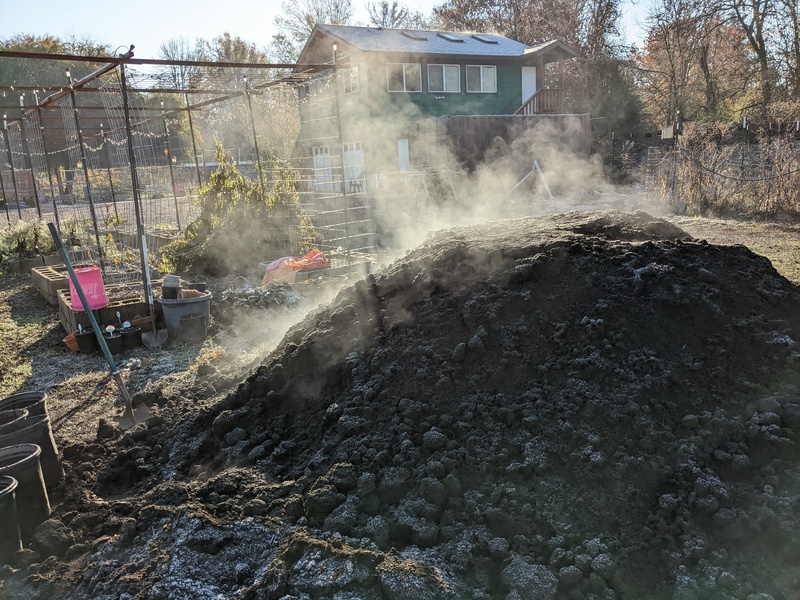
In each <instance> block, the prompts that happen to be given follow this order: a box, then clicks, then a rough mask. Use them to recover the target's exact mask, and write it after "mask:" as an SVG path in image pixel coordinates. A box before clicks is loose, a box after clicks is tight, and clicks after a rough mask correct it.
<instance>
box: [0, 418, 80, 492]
mask: <svg viewBox="0 0 800 600" xmlns="http://www.w3.org/2000/svg"><path fill="white" fill-rule="evenodd" d="M18 444H36V445H37V446H39V447H40V448H41V449H42V454H41V456H40V457H39V463H40V464H41V467H42V475H43V476H44V482H45V484H46V485H47V489H48V490H52V489H55V487H56V486H57V485H58V484H59V483H60V482H61V480H62V479H64V467H63V466H62V464H61V459H60V458H59V457H58V447H57V446H56V440H55V438H53V430H52V428H51V426H50V417H49V416H48V415H36V416H33V417H30V416H29V417H28V418H26V419H24V420H22V421H20V422H19V425H18V427H17V428H16V429H13V430H10V431H7V432H4V433H2V434H0V448H3V447H5V446H16V445H18Z"/></svg>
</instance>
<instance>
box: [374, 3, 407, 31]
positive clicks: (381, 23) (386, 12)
mask: <svg viewBox="0 0 800 600" xmlns="http://www.w3.org/2000/svg"><path fill="white" fill-rule="evenodd" d="M367 14H368V15H369V18H370V19H371V20H372V24H373V25H375V26H377V27H387V28H398V27H405V26H406V25H407V22H408V19H409V16H410V15H409V12H408V8H407V7H405V6H403V5H401V4H398V3H397V0H392V3H391V4H389V0H380V2H369V3H367Z"/></svg>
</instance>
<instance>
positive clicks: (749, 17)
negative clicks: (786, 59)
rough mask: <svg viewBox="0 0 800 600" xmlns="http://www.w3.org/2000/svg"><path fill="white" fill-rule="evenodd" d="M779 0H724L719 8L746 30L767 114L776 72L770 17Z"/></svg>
mask: <svg viewBox="0 0 800 600" xmlns="http://www.w3.org/2000/svg"><path fill="white" fill-rule="evenodd" d="M776 1H777V0H721V2H720V7H721V8H722V10H724V11H725V12H726V13H728V14H729V15H731V17H732V18H733V20H734V21H735V22H736V23H737V24H738V26H739V29H741V31H742V32H743V33H744V35H745V37H746V39H747V44H748V46H749V47H750V50H751V51H752V52H753V54H754V55H755V60H756V64H757V65H758V73H759V84H760V88H761V106H762V111H763V112H764V114H766V111H767V107H768V106H769V103H770V100H771V98H772V88H773V84H774V79H775V73H774V71H773V69H772V68H771V62H772V57H771V56H770V47H769V43H768V41H769V40H768V38H767V32H768V28H769V22H770V19H772V18H773V17H774V15H775V3H776ZM796 2H797V0H795V3H796Z"/></svg>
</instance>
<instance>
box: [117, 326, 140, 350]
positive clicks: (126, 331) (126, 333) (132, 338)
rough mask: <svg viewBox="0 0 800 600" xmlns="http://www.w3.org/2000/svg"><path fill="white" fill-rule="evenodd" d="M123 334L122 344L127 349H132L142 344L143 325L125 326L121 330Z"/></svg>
mask: <svg viewBox="0 0 800 600" xmlns="http://www.w3.org/2000/svg"><path fill="white" fill-rule="evenodd" d="M119 334H120V335H121V336H122V346H123V347H124V348H125V349H126V350H132V349H133V348H138V347H139V346H141V345H142V328H141V327H123V328H122V329H120V330H119Z"/></svg>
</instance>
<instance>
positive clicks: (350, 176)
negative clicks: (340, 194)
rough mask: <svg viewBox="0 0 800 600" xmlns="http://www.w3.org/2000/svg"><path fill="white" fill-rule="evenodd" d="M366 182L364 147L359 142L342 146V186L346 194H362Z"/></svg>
mask: <svg viewBox="0 0 800 600" xmlns="http://www.w3.org/2000/svg"><path fill="white" fill-rule="evenodd" d="M365 182H366V173H365V169H364V146H363V144H362V143H361V142H350V143H349V144H344V185H345V190H347V193H353V192H363V191H365V190H364V186H365Z"/></svg>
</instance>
